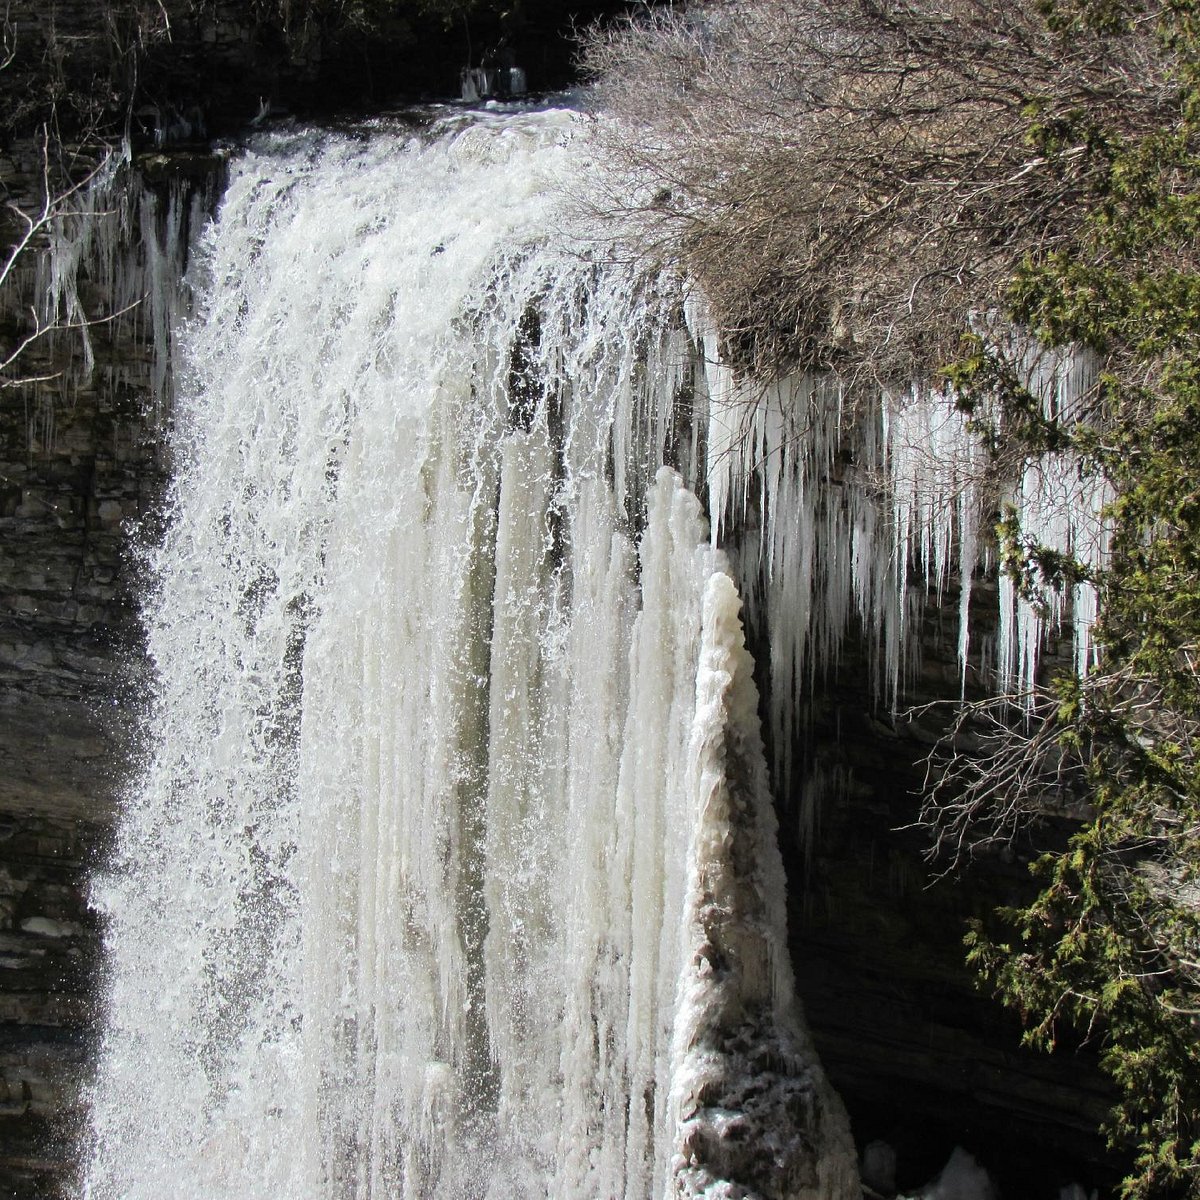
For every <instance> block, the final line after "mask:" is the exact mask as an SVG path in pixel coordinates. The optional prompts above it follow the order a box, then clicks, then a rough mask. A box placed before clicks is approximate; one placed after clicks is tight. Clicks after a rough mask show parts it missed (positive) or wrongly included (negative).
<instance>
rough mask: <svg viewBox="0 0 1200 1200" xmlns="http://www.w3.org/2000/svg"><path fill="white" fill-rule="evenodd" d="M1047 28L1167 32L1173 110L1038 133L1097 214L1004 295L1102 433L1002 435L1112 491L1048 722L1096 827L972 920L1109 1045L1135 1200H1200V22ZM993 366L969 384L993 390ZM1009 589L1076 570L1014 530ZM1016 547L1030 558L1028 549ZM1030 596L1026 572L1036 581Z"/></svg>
mask: <svg viewBox="0 0 1200 1200" xmlns="http://www.w3.org/2000/svg"><path fill="white" fill-rule="evenodd" d="M1045 11H1046V16H1047V20H1048V21H1049V23H1050V24H1051V26H1052V27H1055V28H1058V29H1062V30H1064V31H1065V32H1068V33H1069V32H1070V30H1071V29H1073V28H1077V27H1079V26H1082V25H1087V26H1089V27H1090V28H1091V29H1093V30H1101V31H1103V32H1104V33H1106V34H1107V35H1109V36H1112V37H1114V38H1120V37H1123V36H1127V34H1128V31H1129V30H1130V28H1131V27H1132V25H1133V23H1134V22H1138V21H1146V20H1150V19H1153V20H1156V21H1157V22H1158V36H1159V38H1160V39H1161V44H1162V47H1163V53H1164V54H1166V55H1169V56H1170V57H1171V59H1172V60H1173V62H1172V65H1173V71H1174V82H1175V89H1174V94H1173V96H1172V97H1171V102H1170V108H1169V110H1168V111H1167V112H1166V113H1164V117H1165V120H1164V124H1163V127H1162V128H1161V129H1160V130H1159V131H1157V132H1156V133H1154V134H1151V135H1147V136H1143V137H1139V138H1134V139H1122V138H1120V137H1116V136H1112V135H1111V134H1110V133H1109V132H1108V131H1106V130H1105V129H1103V128H1091V127H1089V124H1088V120H1089V114H1088V112H1087V111H1086V109H1080V110H1077V111H1076V112H1073V113H1068V114H1065V115H1064V114H1060V115H1058V116H1057V117H1056V118H1055V119H1054V120H1052V121H1045V120H1043V119H1042V114H1041V113H1040V112H1039V111H1038V109H1037V106H1036V105H1035V106H1032V107H1031V109H1030V117H1031V124H1030V133H1029V138H1030V141H1031V143H1032V144H1033V145H1034V146H1035V147H1036V148H1037V149H1038V150H1040V151H1041V153H1043V154H1044V155H1045V156H1046V157H1047V159H1048V161H1049V163H1050V165H1051V169H1053V166H1054V164H1055V161H1056V159H1059V158H1061V156H1062V155H1064V154H1066V153H1067V152H1068V149H1069V148H1073V147H1078V146H1080V145H1085V146H1086V147H1087V154H1088V156H1089V158H1090V159H1091V161H1092V164H1093V166H1094V167H1095V166H1099V167H1100V168H1102V169H1100V170H1095V171H1093V172H1092V174H1091V178H1092V192H1091V202H1090V206H1089V211H1088V214H1087V217H1086V219H1085V220H1084V221H1083V222H1082V224H1081V225H1080V227H1079V229H1078V231H1077V232H1076V233H1075V235H1074V236H1073V237H1072V238H1071V239H1070V241H1069V242H1067V243H1066V244H1064V245H1060V246H1058V247H1056V248H1055V249H1054V250H1053V251H1052V252H1047V253H1042V254H1036V253H1035V254H1031V256H1030V257H1029V258H1028V260H1027V261H1026V263H1025V265H1024V266H1023V268H1022V269H1021V270H1020V272H1019V273H1018V275H1017V277H1016V278H1015V280H1014V281H1013V284H1012V287H1011V289H1010V294H1009V304H1010V310H1011V314H1012V316H1013V318H1014V319H1015V320H1016V321H1017V322H1019V323H1021V324H1024V325H1026V326H1027V327H1029V328H1031V329H1033V330H1034V331H1035V332H1036V333H1037V335H1038V336H1039V338H1040V339H1041V340H1043V341H1044V342H1046V343H1048V344H1055V345H1063V344H1070V343H1075V344H1080V345H1083V346H1087V347H1091V348H1092V349H1094V350H1096V351H1097V352H1099V354H1100V355H1101V356H1102V361H1103V363H1104V368H1105V370H1104V373H1103V376H1102V378H1101V381H1100V384H1099V386H1098V388H1097V394H1096V396H1095V403H1094V415H1093V418H1092V419H1091V420H1090V421H1088V422H1087V423H1086V424H1085V425H1080V426H1077V427H1075V428H1071V429H1064V428H1061V427H1059V428H1056V429H1054V430H1053V431H1052V433H1053V437H1052V438H1050V439H1049V443H1052V444H1049V443H1048V436H1047V430H1046V428H1045V427H1044V423H1040V422H1038V421H1031V420H1029V419H1028V415H1027V414H1028V408H1029V406H1028V403H1027V398H1026V397H1023V396H1022V395H1021V394H1020V392H1019V390H1016V389H1007V390H1006V389H1005V388H1003V387H1001V388H1000V389H998V390H999V392H1000V395H1001V396H1002V398H1003V399H1004V400H1005V402H1006V403H1005V405H1004V408H1005V411H1006V413H1007V414H1008V415H1009V417H1010V419H1009V421H1008V423H1007V429H1008V433H1009V435H1010V436H1015V437H1016V438H1017V440H1018V441H1019V442H1021V443H1022V444H1023V445H1024V446H1025V448H1026V450H1027V452H1029V453H1042V452H1044V451H1046V450H1048V449H1049V450H1055V449H1059V448H1061V447H1062V446H1063V445H1068V446H1070V447H1072V448H1074V449H1075V450H1077V451H1079V453H1080V455H1081V462H1082V463H1083V464H1084V466H1083V469H1086V470H1092V471H1099V472H1103V473H1104V474H1105V475H1106V476H1107V477H1108V478H1109V480H1110V481H1111V482H1112V483H1113V485H1114V493H1115V496H1116V499H1115V501H1114V502H1113V504H1112V505H1111V509H1110V514H1109V515H1110V519H1111V521H1112V526H1113V541H1112V553H1111V563H1110V565H1109V567H1108V568H1107V569H1106V570H1105V571H1104V572H1103V573H1102V574H1101V575H1100V576H1099V577H1098V578H1097V580H1096V582H1097V583H1098V585H1099V587H1100V595H1101V606H1100V618H1099V623H1098V626H1097V629H1096V635H1097V641H1098V644H1099V645H1100V647H1101V650H1102V659H1101V663H1100V665H1099V666H1098V667H1096V668H1094V669H1093V671H1092V672H1091V674H1089V675H1088V676H1087V677H1086V678H1084V679H1082V680H1076V679H1073V678H1072V679H1060V680H1058V681H1057V682H1056V684H1055V689H1056V694H1057V705H1056V707H1055V708H1054V710H1053V712H1052V715H1051V716H1050V717H1049V718H1048V719H1049V721H1050V722H1051V724H1052V726H1053V728H1054V732H1055V735H1056V739H1057V742H1058V746H1059V748H1060V749H1061V750H1062V751H1064V752H1065V753H1066V754H1067V755H1068V756H1070V757H1071V758H1072V759H1073V760H1075V761H1076V762H1077V763H1078V764H1079V766H1080V768H1081V772H1082V775H1083V778H1084V779H1085V781H1086V783H1085V788H1084V794H1085V797H1086V801H1087V805H1088V809H1087V811H1088V812H1089V814H1090V815H1089V817H1088V819H1086V820H1085V821H1084V822H1083V823H1082V825H1081V826H1080V827H1079V828H1078V830H1077V831H1076V832H1075V834H1074V836H1072V837H1071V839H1070V842H1069V844H1068V845H1067V846H1066V848H1065V849H1063V850H1061V851H1059V852H1055V853H1050V854H1046V855H1044V856H1043V857H1042V858H1041V859H1040V860H1039V861H1038V862H1037V863H1036V864H1035V865H1034V874H1035V876H1036V879H1037V881H1038V884H1039V887H1040V890H1039V892H1038V894H1037V896H1036V898H1035V899H1034V900H1033V902H1032V903H1031V904H1029V905H1028V906H1027V907H1024V908H1020V909H1011V910H1007V911H1005V912H1004V913H1002V914H1001V918H1002V920H1001V925H1002V931H1001V932H999V933H997V932H996V931H995V930H991V931H989V932H988V933H985V931H984V929H983V928H981V927H979V926H976V928H975V929H974V930H973V931H972V933H971V934H970V935H969V938H968V947H969V958H970V960H971V961H972V962H973V963H974V964H975V966H976V967H977V968H978V969H979V970H980V972H981V973H982V975H983V976H984V977H985V978H986V979H987V980H988V981H990V983H991V984H992V985H993V986H994V987H995V988H996V990H997V991H998V993H999V994H1000V995H1001V996H1002V997H1003V998H1004V1000H1005V1001H1006V1002H1007V1003H1008V1004H1010V1005H1012V1006H1013V1007H1015V1008H1017V1009H1018V1010H1019V1011H1020V1012H1021V1013H1022V1015H1023V1016H1024V1017H1025V1018H1026V1020H1027V1023H1028V1025H1029V1034H1028V1038H1029V1040H1030V1041H1031V1042H1032V1043H1034V1044H1037V1045H1042V1046H1045V1047H1047V1048H1051V1047H1053V1045H1054V1043H1055V1041H1056V1039H1057V1038H1058V1037H1059V1036H1060V1035H1061V1033H1062V1032H1063V1030H1064V1029H1067V1028H1069V1029H1071V1030H1073V1031H1074V1033H1075V1034H1078V1033H1080V1032H1082V1033H1085V1034H1089V1035H1092V1036H1095V1037H1096V1038H1098V1039H1099V1040H1100V1043H1101V1045H1102V1047H1103V1064H1104V1066H1105V1068H1106V1069H1107V1070H1108V1071H1109V1073H1110V1074H1111V1075H1112V1077H1113V1078H1114V1080H1115V1081H1116V1083H1117V1084H1118V1086H1119V1088H1120V1094H1121V1103H1120V1105H1119V1107H1118V1108H1117V1110H1116V1112H1115V1113H1114V1116H1113V1120H1112V1123H1111V1126H1110V1133H1111V1135H1112V1136H1113V1138H1114V1140H1115V1141H1116V1142H1119V1143H1132V1144H1134V1145H1135V1146H1136V1159H1135V1164H1134V1169H1133V1170H1132V1171H1131V1173H1130V1174H1129V1176H1128V1178H1127V1179H1126V1181H1125V1184H1124V1188H1123V1194H1124V1195H1125V1196H1128V1197H1150V1196H1157V1195H1186V1196H1189V1197H1194V1196H1200V1053H1198V1047H1200V877H1198V870H1200V771H1198V766H1197V749H1198V741H1197V739H1198V737H1200V674H1198V668H1200V357H1198V351H1200V274H1198V273H1197V265H1198V264H1197V254H1198V251H1200V241H1198V235H1200V158H1198V157H1197V151H1198V149H1200V141H1198V137H1197V134H1198V132H1200V130H1198V126H1197V120H1198V118H1200V91H1198V90H1197V82H1198V79H1200V75H1198V67H1200V36H1198V35H1200V25H1198V24H1197V6H1196V5H1194V4H1193V3H1191V0H1183V2H1181V3H1171V4H1168V5H1165V6H1162V7H1161V8H1159V9H1157V10H1156V11H1155V12H1154V13H1152V14H1147V13H1146V12H1145V11H1143V10H1141V9H1140V8H1139V7H1137V6H1134V5H1130V4H1125V3H1120V2H1116V0H1073V2H1070V3H1066V2H1059V3H1050V4H1047V6H1046V10H1045ZM990 369H991V368H990V366H989V364H988V362H987V356H986V355H985V354H982V355H981V354H978V353H976V354H975V355H974V356H968V357H967V358H966V359H965V360H964V362H963V363H962V364H960V365H959V367H958V368H957V370H956V372H954V373H953V374H954V375H955V377H956V379H957V381H958V382H960V384H961V385H962V386H964V388H965V389H966V392H967V393H968V394H969V393H970V390H971V386H972V382H973V381H974V382H975V383H978V384H979V385H980V386H986V387H987V388H989V389H993V394H995V382H996V381H995V372H994V370H992V373H991V374H990V375H989V374H988V372H989V370H990ZM999 534H1000V538H1001V542H1002V545H1004V546H1006V547H1007V548H1008V550H1009V553H1008V561H1009V569H1010V571H1019V570H1020V568H1021V565H1022V564H1029V563H1030V562H1031V561H1032V562H1034V563H1035V564H1036V566H1035V570H1036V574H1037V581H1036V586H1040V587H1058V586H1062V585H1063V582H1064V581H1065V579H1066V578H1067V577H1068V576H1069V574H1070V571H1071V569H1072V565H1071V564H1070V563H1065V562H1060V563H1057V564H1056V563H1054V562H1050V561H1042V560H1041V559H1039V557H1038V552H1039V548H1037V547H1032V548H1031V547H1028V546H1021V543H1020V536H1021V535H1020V529H1019V526H1018V525H1016V524H1015V523H1013V522H1012V521H1011V519H1010V521H1009V523H1008V524H1007V525H1005V526H1002V528H1001V529H1000V530H999ZM1017 546H1020V549H1019V550H1018V551H1017V552H1013V547H1017ZM1021 582H1022V583H1024V584H1025V585H1028V584H1029V580H1028V579H1027V578H1026V579H1024V580H1022V581H1021Z"/></svg>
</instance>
